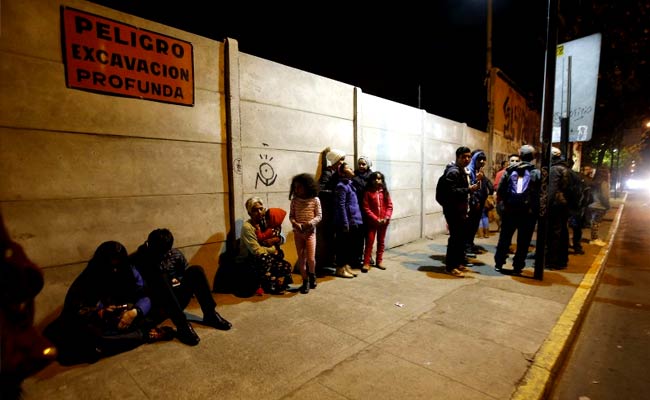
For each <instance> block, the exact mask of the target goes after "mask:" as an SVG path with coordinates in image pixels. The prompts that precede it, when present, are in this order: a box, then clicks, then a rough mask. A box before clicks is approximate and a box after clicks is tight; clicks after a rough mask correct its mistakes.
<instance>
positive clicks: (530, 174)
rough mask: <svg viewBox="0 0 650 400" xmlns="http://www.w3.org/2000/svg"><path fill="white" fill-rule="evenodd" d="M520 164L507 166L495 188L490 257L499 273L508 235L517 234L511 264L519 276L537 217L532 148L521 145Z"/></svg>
mask: <svg viewBox="0 0 650 400" xmlns="http://www.w3.org/2000/svg"><path fill="white" fill-rule="evenodd" d="M519 158H520V159H521V161H520V162H515V163H514V164H512V165H510V166H508V168H507V169H506V172H505V173H504V175H503V177H502V178H501V180H500V182H499V187H498V188H497V199H498V201H499V202H500V203H501V208H502V213H501V214H502V217H501V218H502V219H501V230H500V232H499V242H498V244H497V249H496V252H495V253H494V269H495V270H497V271H499V272H501V270H502V267H503V264H505V262H506V260H507V258H508V250H509V248H510V244H511V242H512V235H514V233H515V231H517V250H516V252H515V256H514V259H513V261H512V267H513V274H515V275H519V274H520V273H521V271H522V270H523V269H524V267H525V266H526V256H527V255H528V247H529V246H530V243H531V241H532V238H533V233H534V231H535V225H536V224H537V218H538V215H539V196H540V187H541V172H540V170H539V169H538V168H537V167H536V166H535V164H534V159H535V148H534V147H533V146H530V145H523V146H521V148H520V149H519Z"/></svg>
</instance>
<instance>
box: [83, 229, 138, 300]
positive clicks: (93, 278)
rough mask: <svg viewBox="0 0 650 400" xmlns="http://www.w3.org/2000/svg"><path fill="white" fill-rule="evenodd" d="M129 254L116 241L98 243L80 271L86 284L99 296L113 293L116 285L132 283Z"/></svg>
mask: <svg viewBox="0 0 650 400" xmlns="http://www.w3.org/2000/svg"><path fill="white" fill-rule="evenodd" d="M129 265H130V264H129V256H128V253H127V251H126V247H124V245H123V244H122V243H119V242H116V241H112V240H111V241H107V242H104V243H102V244H100V245H99V246H98V247H97V249H96V250H95V254H94V255H93V257H92V258H91V259H90V261H89V262H88V266H87V267H86V269H85V270H84V271H83V272H82V276H83V279H84V280H85V284H86V285H92V290H94V291H95V292H96V294H98V295H99V296H100V297H102V298H105V297H106V296H108V297H110V296H112V295H115V293H114V291H115V290H116V288H117V287H120V286H125V285H129V284H132V283H133V272H132V271H131V269H130V268H129Z"/></svg>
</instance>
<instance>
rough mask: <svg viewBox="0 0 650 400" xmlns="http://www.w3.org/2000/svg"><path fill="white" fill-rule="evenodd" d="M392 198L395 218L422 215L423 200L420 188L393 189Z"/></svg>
mask: <svg viewBox="0 0 650 400" xmlns="http://www.w3.org/2000/svg"><path fill="white" fill-rule="evenodd" d="M390 198H391V200H392V201H393V217H392V219H393V220H394V219H399V218H406V217H411V216H414V215H420V208H421V200H420V191H419V190H411V189H402V190H391V191H390Z"/></svg>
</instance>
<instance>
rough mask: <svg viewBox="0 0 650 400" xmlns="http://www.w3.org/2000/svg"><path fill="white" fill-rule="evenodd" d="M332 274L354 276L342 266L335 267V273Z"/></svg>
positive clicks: (346, 276) (341, 276) (343, 276)
mask: <svg viewBox="0 0 650 400" xmlns="http://www.w3.org/2000/svg"><path fill="white" fill-rule="evenodd" d="M334 276H338V277H339V278H354V275H352V274H350V273H348V271H346V270H345V268H343V267H338V268H336V273H335V274H334Z"/></svg>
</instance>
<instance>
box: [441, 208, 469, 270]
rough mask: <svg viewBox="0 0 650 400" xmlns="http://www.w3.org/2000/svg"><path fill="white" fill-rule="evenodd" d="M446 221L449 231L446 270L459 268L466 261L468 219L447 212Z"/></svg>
mask: <svg viewBox="0 0 650 400" xmlns="http://www.w3.org/2000/svg"><path fill="white" fill-rule="evenodd" d="M444 214H445V220H446V221H447V228H448V229H449V239H448V240H447V254H446V256H445V264H446V268H445V269H446V270H447V271H451V270H453V269H454V268H458V267H459V266H460V265H461V264H462V263H463V261H464V260H465V250H464V248H465V238H466V232H467V218H466V217H465V216H462V215H458V214H456V213H453V212H445V213H444Z"/></svg>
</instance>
